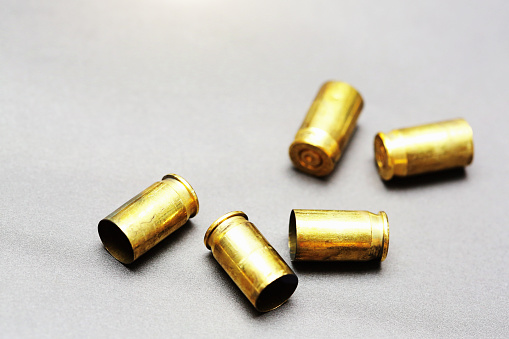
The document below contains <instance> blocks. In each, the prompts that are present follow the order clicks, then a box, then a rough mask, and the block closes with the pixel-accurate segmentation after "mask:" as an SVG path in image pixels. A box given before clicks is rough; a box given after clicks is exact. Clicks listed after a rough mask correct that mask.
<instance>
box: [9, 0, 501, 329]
mask: <svg viewBox="0 0 509 339" xmlns="http://www.w3.org/2000/svg"><path fill="white" fill-rule="evenodd" d="M508 21H509V5H508V4H507V1H484V2H480V1H479V2H465V1H450V2H447V3H445V2H443V1H427V2H421V3H420V4H417V3H415V2H410V1H388V2H387V1H384V2H378V1H345V2H339V1H314V2H312V1H286V2H271V1H265V2H262V1H257V2H253V3H247V2H246V3H241V2H235V1H231V2H227V1H199V0H193V1H188V0H182V1H173V2H172V1H168V0H146V1H135V0H101V1H99V0H89V1H69V0H53V1H40V0H37V1H35V0H34V1H21V0H3V1H2V2H1V4H0V112H1V113H0V123H1V125H0V143H1V148H0V169H1V172H0V174H1V178H2V180H1V186H0V187H1V192H2V194H1V196H0V197H1V198H0V212H1V218H0V227H1V234H0V256H1V261H0V285H1V290H0V298H1V300H0V301H1V302H0V336H2V337H61V336H65V337H94V338H95V337H108V336H114V337H133V338H134V337H196V336H199V337H207V336H211V337H223V336H230V337H239V336H242V337H265V336H270V337H273V336H281V337H343V336H347V337H392V336H398V337H406V336H419V337H450V336H454V337H459V336H461V337H464V336H473V337H486V336H488V337H507V336H508V330H509V327H508V323H507V321H508V316H509V302H508V300H509V293H508V292H509V286H508V281H509V269H508V259H509V254H508V249H507V246H508V239H509V227H508V225H507V220H506V219H505V217H506V216H507V211H506V208H507V197H508V193H509V187H508V186H509V185H508V180H507V176H508V174H509V157H508V153H509V152H508V151H507V142H506V140H507V127H508V121H509V119H508V112H507V107H508V106H507V93H508V89H509V86H508V81H507V79H508V78H509V64H508V61H509V44H508V41H509V40H508V39H509V24H508ZM329 79H338V80H343V81H347V82H349V83H351V84H352V85H354V86H355V87H356V88H358V89H359V91H360V92H361V93H362V95H363V97H364V99H365V108H364V110H363V112H362V114H361V116H360V119H359V121H358V128H357V130H356V133H355V134H354V136H353V138H352V140H351V143H350V144H349V147H348V149H347V151H346V153H345V154H344V156H343V157H342V159H341V160H340V162H339V163H338V165H337V167H336V171H335V172H334V173H333V174H332V175H331V176H330V177H328V178H327V179H325V180H320V179H316V178H313V177H310V176H307V175H305V174H302V173H299V172H297V171H295V170H294V169H293V168H292V166H291V163H290V160H289V158H288V155H287V149H288V146H289V144H290V143H291V141H292V139H293V136H294V134H295V132H296V131H297V129H298V127H299V125H300V123H301V122H302V119H303V117H304V115H305V113H306V111H307V109H308V107H309V105H310V103H311V101H312V99H313V98H314V96H315V94H316V92H317V91H318V89H319V87H320V85H321V84H322V83H323V82H324V81H326V80H329ZM455 117H464V118H465V119H467V120H468V121H469V123H470V124H471V125H472V127H473V130H474V143H475V157H474V162H473V164H472V166H470V167H468V168H467V169H466V170H465V171H452V172H446V173H441V174H436V175H429V176H423V177H418V178H412V179H408V180H402V181H398V182H396V183H392V184H389V185H385V184H384V183H383V182H382V181H381V180H380V178H379V177H378V174H377V172H376V169H375V166H374V161H373V151H372V148H373V146H372V144H373V137H374V135H375V133H376V132H378V131H389V130H391V129H394V128H399V127H406V126H412V125H416V124H421V123H427V122H434V121H440V120H445V119H449V118H455ZM171 172H174V173H178V174H180V175H182V176H183V177H184V178H186V179H187V180H188V181H189V182H190V183H191V185H193V187H194V188H195V189H196V192H197V194H198V197H199V200H200V205H201V208H200V212H199V214H198V215H197V216H196V217H195V218H194V219H192V222H190V223H189V224H187V225H186V226H185V227H184V228H182V229H181V230H179V231H178V232H177V233H175V234H173V235H172V236H171V237H170V238H168V239H167V240H165V241H164V242H163V243H161V244H160V245H159V246H157V248H155V249H153V250H152V251H151V252H149V254H147V255H145V256H144V257H142V258H141V259H139V260H138V261H137V262H136V263H135V264H133V265H131V266H124V265H122V264H120V263H118V262H117V261H116V260H114V259H113V257H111V256H110V255H109V254H108V253H107V252H106V251H105V250H104V249H103V247H102V244H101V242H100V240H99V237H98V235H97V223H98V221H99V220H100V219H101V218H103V217H104V216H106V215H107V214H109V213H110V212H112V211H113V210H114V209H116V208H117V207H118V206H120V205H121V204H122V203H124V202H125V201H126V200H128V199H130V198H131V197H132V196H133V195H135V194H137V193H138V192H139V191H141V190H142V189H144V188H145V187H147V186H149V185H150V184H152V183H153V182H155V181H157V180H159V179H160V178H161V177H162V176H163V175H164V174H166V173H171ZM292 208H309V209H315V208H316V209H362V210H369V211H373V212H378V211H379V210H384V211H386V212H387V214H388V216H389V221H390V227H391V228H390V231H391V233H390V234H391V241H390V249H389V254H388V257H387V260H386V261H385V262H384V263H382V265H380V266H377V265H353V264H352V265H334V264H332V265H324V264H316V265H311V264H309V265H296V264H291V265H292V267H293V268H294V269H295V271H296V273H297V274H298V276H299V278H300V284H299V287H298V288H297V290H296V292H295V294H294V295H293V297H292V298H291V299H290V300H289V302H288V303H286V304H285V305H283V306H282V307H280V308H279V309H277V310H275V311H272V312H269V313H266V314H259V313H257V312H256V311H255V310H254V309H253V308H252V306H251V305H250V304H249V303H248V302H247V300H246V299H245V298H244V296H243V295H242V294H241V293H240V292H239V290H238V289H237V288H236V287H235V285H234V284H233V283H232V282H231V281H230V280H229V278H228V277H227V276H226V275H225V273H224V272H223V271H222V270H221V269H220V267H219V265H218V264H217V263H216V262H215V261H214V259H213V258H212V257H211V255H210V253H209V251H208V250H207V249H206V248H205V246H204V245H203V236H204V233H205V230H206V229H207V227H208V226H209V225H210V224H211V223H212V222H213V221H214V220H215V219H216V218H218V217H219V216H221V215H223V214H224V213H226V212H229V211H231V210H243V211H245V212H246V213H247V214H248V216H249V217H250V220H251V221H253V222H254V223H255V224H256V225H257V226H258V228H259V229H260V230H261V231H262V232H263V234H264V235H265V236H266V237H267V238H268V240H269V241H270V242H271V243H272V245H273V246H274V247H275V248H276V249H277V250H278V251H279V252H280V253H281V255H282V256H283V258H285V259H286V260H287V261H288V262H289V263H290V261H289V253H288V248H287V227H288V218H289V214H290V210H291V209H292Z"/></svg>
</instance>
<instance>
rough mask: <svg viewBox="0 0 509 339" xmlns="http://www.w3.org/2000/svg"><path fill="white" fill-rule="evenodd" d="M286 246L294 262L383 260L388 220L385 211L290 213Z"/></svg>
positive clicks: (312, 211)
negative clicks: (375, 212)
mask: <svg viewBox="0 0 509 339" xmlns="http://www.w3.org/2000/svg"><path fill="white" fill-rule="evenodd" d="M288 245H289V247H290V256H291V258H292V260H294V261H368V260H380V261H384V260H385V258H386V257H387V251H388V250H389V220H388V219H387V214H385V212H379V213H378V214H374V213H371V212H368V211H325V210H293V211H292V213H291V214H290V229H289V241H288Z"/></svg>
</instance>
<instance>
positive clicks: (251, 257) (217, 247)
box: [205, 211, 298, 312]
mask: <svg viewBox="0 0 509 339" xmlns="http://www.w3.org/2000/svg"><path fill="white" fill-rule="evenodd" d="M205 246H207V248H208V249H209V250H211V251H212V255H213V256H214V258H216V260H217V262H218V263H219V264H220V265H221V266H222V267H223V269H224V270H225V271H226V273H228V275H229V276H230V278H232V280H233V281H234V282H235V284H237V286H238V287H239V288H240V289H241V291H242V293H244V295H245V296H246V297H247V298H248V299H249V301H250V302H251V304H253V306H254V307H255V308H256V309H257V310H258V311H260V312H267V311H270V310H272V309H274V308H276V307H278V306H280V305H281V304H283V303H284V302H285V301H286V300H288V298H290V296H291V295H292V294H293V292H294V291H295V289H296V288H297V283H298V279H297V276H296V275H295V273H293V271H292V270H291V269H290V267H288V265H287V264H286V263H285V262H284V261H283V259H282V258H281V257H280V256H279V254H278V253H277V252H276V250H274V248H272V246H271V245H270V244H269V242H268V241H267V240H266V239H265V238H264V237H263V235H262V234H261V233H260V231H258V229H257V228H256V227H255V225H253V224H252V223H251V222H249V221H248V219H247V215H246V214H245V213H244V212H239V211H237V212H230V213H228V214H225V215H223V216H222V217H221V218H219V219H217V220H216V221H215V222H214V223H213V224H212V225H211V226H210V227H209V229H208V230H207V233H206V234H205Z"/></svg>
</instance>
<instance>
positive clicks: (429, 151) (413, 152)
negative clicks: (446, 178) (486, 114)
mask: <svg viewBox="0 0 509 339" xmlns="http://www.w3.org/2000/svg"><path fill="white" fill-rule="evenodd" d="M473 158H474V141H473V132H472V128H471V127H470V125H469V124H468V122H466V121H465V120H464V119H455V120H449V121H442V122H437V123H433V124H428V125H421V126H415V127H409V128H402V129H397V130H393V131H391V132H389V133H387V134H385V133H382V132H380V133H378V134H377V135H376V137H375V160H376V164H377V166H378V173H379V174H380V177H381V178H382V179H383V180H390V179H391V178H392V177H393V176H399V177H406V176H409V175H415V174H420V173H427V172H435V171H440V170H444V169H448V168H454V167H464V166H467V165H469V164H470V163H472V160H473Z"/></svg>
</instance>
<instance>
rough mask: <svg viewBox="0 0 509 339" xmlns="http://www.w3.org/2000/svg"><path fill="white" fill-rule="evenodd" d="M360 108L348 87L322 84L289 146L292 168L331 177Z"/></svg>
mask: <svg viewBox="0 0 509 339" xmlns="http://www.w3.org/2000/svg"><path fill="white" fill-rule="evenodd" d="M362 106H363V100H362V97H361V95H360V94H359V92H357V90H356V89H355V88H353V87H352V86H350V85H349V84H347V83H345V82H339V81H329V82H326V83H325V84H323V86H322V87H321V88H320V91H319V92H318V94H317V95H316V98H315V100H314V101H313V104H312V105H311V107H310V108H309V111H308V113H307V115H306V118H305V119H304V122H303V123H302V126H301V127H300V129H299V131H298V132H297V134H296V135H295V139H294V141H293V143H292V144H291V146H290V159H291V160H292V162H293V164H294V165H295V167H297V168H298V169H299V170H301V171H304V172H306V173H309V174H312V175H315V176H324V175H327V174H330V173H331V172H332V170H333V169H334V166H335V164H336V162H337V161H338V160H339V158H340V157H341V155H342V154H343V150H344V149H345V147H346V145H347V143H348V140H349V139H350V136H351V135H352V132H353V131H354V129H355V124H356V122H357V118H358V117H359V115H360V113H361V110H362Z"/></svg>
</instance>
